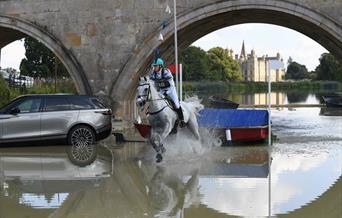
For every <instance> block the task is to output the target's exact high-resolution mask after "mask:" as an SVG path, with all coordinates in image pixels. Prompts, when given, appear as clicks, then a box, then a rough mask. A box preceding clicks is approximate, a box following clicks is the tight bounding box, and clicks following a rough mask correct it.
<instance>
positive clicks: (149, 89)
mask: <svg viewBox="0 0 342 218" xmlns="http://www.w3.org/2000/svg"><path fill="white" fill-rule="evenodd" d="M146 85H148V92H147V94H146V95H138V96H137V97H138V98H140V97H147V99H146V101H144V104H145V103H146V102H151V101H160V100H163V101H166V100H165V98H157V99H150V94H151V84H149V83H144V84H139V85H138V86H146ZM167 107H170V106H169V104H168V103H167V102H166V106H164V107H163V108H162V109H160V110H158V111H155V112H149V111H148V112H146V114H150V115H155V114H158V113H160V112H162V111H163V110H164V109H165V108H167Z"/></svg>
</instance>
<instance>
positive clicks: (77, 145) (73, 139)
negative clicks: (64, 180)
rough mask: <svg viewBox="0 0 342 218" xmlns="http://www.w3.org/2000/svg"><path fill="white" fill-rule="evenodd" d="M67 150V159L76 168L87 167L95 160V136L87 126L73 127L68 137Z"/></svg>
mask: <svg viewBox="0 0 342 218" xmlns="http://www.w3.org/2000/svg"><path fill="white" fill-rule="evenodd" d="M68 141H69V144H70V145H71V146H70V147H68V149H67V153H68V156H69V159H70V161H71V162H72V163H74V164H76V165H78V166H82V167H83V166H87V165H89V164H91V163H92V162H94V160H95V158H96V153H97V152H96V145H95V143H94V142H95V134H94V132H93V130H92V129H91V128H89V127H88V126H84V125H81V126H76V127H74V128H73V129H72V130H71V131H70V134H69V137H68Z"/></svg>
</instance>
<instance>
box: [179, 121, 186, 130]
mask: <svg viewBox="0 0 342 218" xmlns="http://www.w3.org/2000/svg"><path fill="white" fill-rule="evenodd" d="M185 126H186V123H185V122H184V120H181V121H180V123H179V127H180V128H184V127H185Z"/></svg>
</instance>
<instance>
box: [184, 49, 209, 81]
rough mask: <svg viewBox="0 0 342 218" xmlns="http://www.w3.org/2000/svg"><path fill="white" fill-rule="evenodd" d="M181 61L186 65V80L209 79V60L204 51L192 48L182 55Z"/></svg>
mask: <svg viewBox="0 0 342 218" xmlns="http://www.w3.org/2000/svg"><path fill="white" fill-rule="evenodd" d="M179 59H180V62H181V63H184V65H183V66H184V68H183V71H184V72H185V73H184V77H183V79H184V80H204V79H207V75H206V73H207V72H208V71H209V67H208V63H209V59H208V56H207V54H206V52H205V51H204V50H202V49H201V48H198V47H195V46H190V47H188V48H187V49H185V50H184V51H183V52H182V53H181V55H180V58H179Z"/></svg>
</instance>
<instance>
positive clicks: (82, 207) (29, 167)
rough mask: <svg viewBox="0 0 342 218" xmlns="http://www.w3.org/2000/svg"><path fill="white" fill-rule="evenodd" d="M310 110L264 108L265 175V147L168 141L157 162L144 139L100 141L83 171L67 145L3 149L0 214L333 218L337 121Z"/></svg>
mask: <svg viewBox="0 0 342 218" xmlns="http://www.w3.org/2000/svg"><path fill="white" fill-rule="evenodd" d="M319 114H320V110H319V109H316V108H313V109H307V108H303V109H297V110H295V111H289V110H287V109H284V110H281V111H277V110H273V111H272V122H273V133H274V134H275V135H276V140H275V142H274V144H273V147H272V149H271V153H270V154H271V157H272V161H271V169H269V167H268V166H269V162H268V160H269V151H268V148H267V146H266V145H250V146H249V145H240V146H233V147H215V146H212V145H210V144H209V142H210V139H208V143H207V144H203V145H200V144H198V143H196V142H193V141H191V140H190V139H188V138H186V139H184V138H181V139H170V141H169V142H168V144H167V145H166V146H167V155H166V157H165V161H164V162H163V163H162V164H159V165H156V164H155V163H154V154H153V152H152V150H151V148H150V147H149V146H147V145H145V144H144V143H125V144H120V145H116V144H111V143H105V144H104V143H101V145H99V146H98V147H97V149H96V150H94V152H96V153H94V154H96V155H94V156H93V155H88V156H87V157H89V162H88V163H86V164H89V165H87V166H80V161H79V160H78V159H77V157H79V156H77V157H76V156H75V155H73V154H72V152H71V151H70V147H66V146H49V147H44V146H40V147H38V146H35V147H15V148H14V147H6V148H5V147H2V148H0V218H7V217H11V218H12V217H38V218H39V217H120V218H121V217H127V218H131V217H190V218H192V217H196V218H197V217H199V218H200V217H264V216H268V215H269V211H271V215H272V216H276V217H301V218H306V217H310V218H312V217H332V218H334V217H337V218H339V217H342V177H341V173H342V117H340V116H320V115H319ZM92 157H95V159H93V158H92ZM82 164H84V162H82ZM269 176H271V184H269ZM269 185H270V186H269ZM269 187H270V189H269ZM269 190H270V191H271V193H269ZM269 206H271V208H269ZM269 209H270V210H269Z"/></svg>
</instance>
